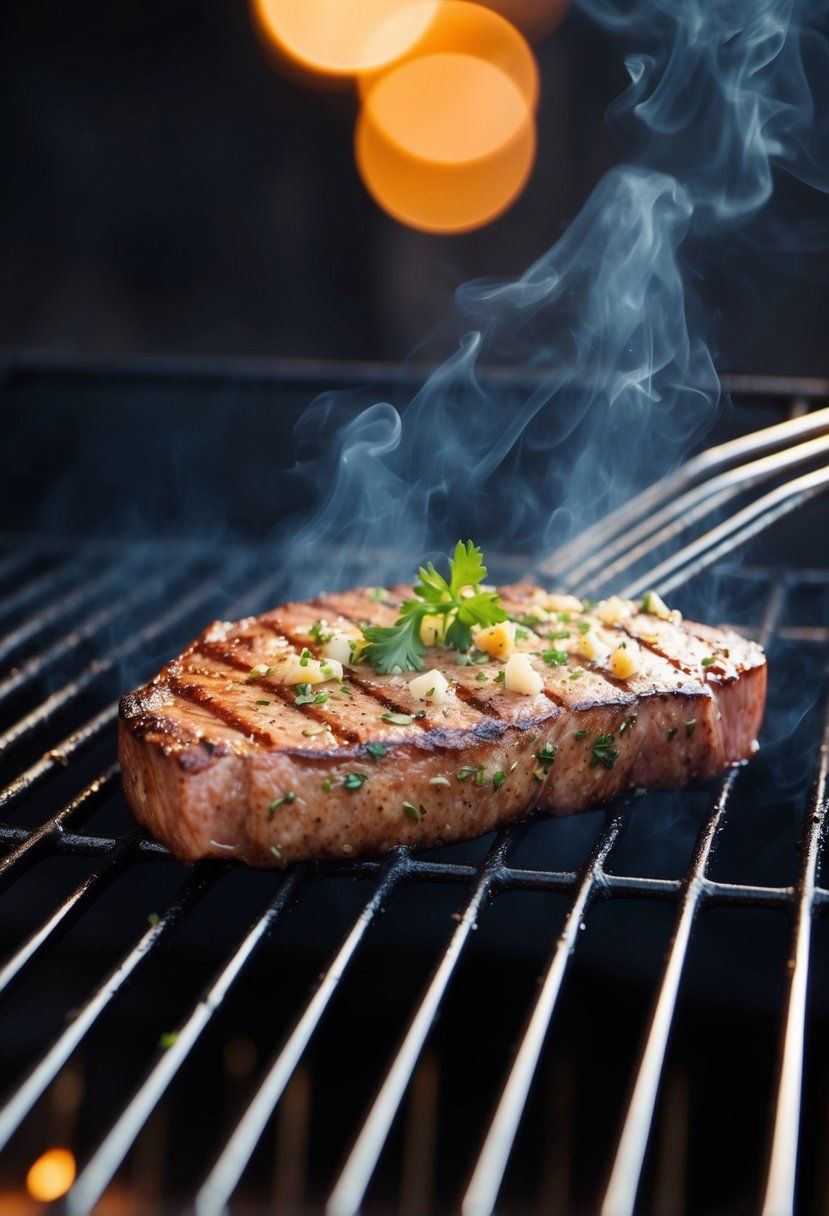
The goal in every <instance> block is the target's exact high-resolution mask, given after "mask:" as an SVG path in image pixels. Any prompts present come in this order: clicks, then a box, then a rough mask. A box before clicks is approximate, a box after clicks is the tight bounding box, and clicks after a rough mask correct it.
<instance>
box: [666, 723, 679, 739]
mask: <svg viewBox="0 0 829 1216" xmlns="http://www.w3.org/2000/svg"><path fill="white" fill-rule="evenodd" d="M678 733H679V727H677V726H669V727H668V738H669V739H673V737H674V735H676V734H678Z"/></svg>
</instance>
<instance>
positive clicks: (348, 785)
mask: <svg viewBox="0 0 829 1216" xmlns="http://www.w3.org/2000/svg"><path fill="white" fill-rule="evenodd" d="M367 781H368V773H347V774H346V776H345V777H344V779H343V786H344V787H345V789H347V790H359V789H362V787H363V786H364V785H365V783H366V782H367Z"/></svg>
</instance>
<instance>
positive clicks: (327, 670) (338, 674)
mask: <svg viewBox="0 0 829 1216" xmlns="http://www.w3.org/2000/svg"><path fill="white" fill-rule="evenodd" d="M273 675H274V676H275V677H276V679H277V680H279V681H280V683H282V684H325V683H326V682H327V681H328V680H341V679H342V678H343V665H342V663H340V662H338V660H337V659H304V660H303V659H301V658H300V656H299V655H298V654H292V655H289V656H288V658H287V659H286V660H285V662H284V663H282V664H280V665H279V667H275V668H273Z"/></svg>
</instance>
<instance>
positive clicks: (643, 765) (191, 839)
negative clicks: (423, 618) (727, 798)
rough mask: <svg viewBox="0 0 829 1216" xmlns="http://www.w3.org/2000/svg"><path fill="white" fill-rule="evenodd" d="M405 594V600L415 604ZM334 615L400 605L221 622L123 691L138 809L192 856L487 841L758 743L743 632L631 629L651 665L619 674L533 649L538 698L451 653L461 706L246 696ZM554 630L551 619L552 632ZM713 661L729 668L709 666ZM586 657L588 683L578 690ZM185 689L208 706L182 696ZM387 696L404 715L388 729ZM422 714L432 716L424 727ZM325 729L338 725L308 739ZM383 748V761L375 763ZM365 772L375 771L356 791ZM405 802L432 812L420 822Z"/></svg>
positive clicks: (387, 616) (645, 623)
mask: <svg viewBox="0 0 829 1216" xmlns="http://www.w3.org/2000/svg"><path fill="white" fill-rule="evenodd" d="M399 590H400V596H401V598H403V597H405V596H406V595H407V594H408V595H410V594H411V590H410V589H408V590H407V589H406V588H401V589H399ZM521 590H522V589H520V588H510V589H505V590H504V591H502V592H501V595H502V599H503V602H504V607H505V609H506V610H507V611H508V612H509V613H510V615H511V616H516V615H520V614H521V604H522V602H524V603H532V596H533V595H537V594H538V593H536V592H534V591H533V589H532V588H528V589H526V592H527V595H526V599H525V600H522V595H521ZM390 594H391V593H390ZM513 603H515V604H517V605H518V608H517V610H515V609H513V607H512V604H513ZM320 616H322V617H324V618H328V619H326V624H327V625H328V626H330V627H332V628H334V629H336V628H338V627H343V628H344V627H345V626H346V625H347V624H348V623H351V625H353V623H355V622H364V621H366V620H370V621H372V622H375V623H378V624H384V623H391V622H393V621H395V620H396V619H397V616H398V610H397V608H395V607H394V605H393V604H391V603H390V602H389V597H388V596H387V597H386V599H385V600H383V601H377V600H373V599H371V598H370V595H369V593H368V592H367V591H365V590H358V591H354V592H342V593H338V594H336V595H333V596H330V597H329V596H326V597H321V598H320V599H318V600H316V601H314V602H311V603H294V604H288V605H285V606H283V607H281V608H279V609H276V610H275V611H274V612H271V613H267V614H265V615H263V616H261V617H250V618H247V619H246V620H244V621H240V622H237V623H235V624H233V623H226V622H225V623H222V622H217V623H215V624H214V625H212V626H210V628H209V629H207V630H206V631H205V633H204V634H203V635H202V637H201V638H200V639H198V640H197V641H196V642H195V643H194V644H193V645H192V646H191V647H190V648H188V650H186V651H185V652H184V653H183V654H182V656H181V657H180V658H179V659H176V660H174V661H173V662H172V663H170V664H168V665H167V667H166V668H165V669H164V670H163V671H162V672H161V673H160V674H159V676H157V677H156V678H155V680H153V681H151V682H150V684H148V685H146V686H145V687H144V688H143V689H140V690H138V691H137V692H135V693H132V694H128V695H127V696H125V697H124V698H123V700H122V716H121V724H120V735H119V754H120V756H121V761H122V772H123V778H124V788H125V793H126V796H127V800H128V802H129V805H130V807H131V808H132V810H133V812H134V814H135V815H136V817H137V818H138V819H139V820H140V821H141V822H142V823H145V824H146V825H147V826H148V827H149V828H150V830H151V831H153V832H154V833H155V834H156V835H157V836H159V837H160V838H161V839H162V840H164V841H165V842H166V843H167V844H168V845H169V846H170V848H171V849H172V850H173V852H175V853H176V855H177V856H180V857H183V858H185V859H187V860H195V859H196V858H198V857H203V856H211V855H217V856H225V855H226V852H225V850H226V849H227V848H228V847H229V848H232V849H233V852H234V856H237V857H239V858H241V859H243V860H246V861H248V862H250V863H252V864H254V865H260V866H274V865H283V864H285V863H287V862H289V861H293V860H298V859H300V858H310V857H342V856H343V855H347V856H351V855H359V854H361V853H370V852H375V853H376V852H381V851H383V850H385V849H388V848H390V847H391V846H392V845H397V844H403V845H410V846H413V847H417V846H425V845H428V844H435V843H439V842H441V841H452V840H457V839H463V838H467V837H469V836H473V835H480V834H482V833H484V832H486V831H489V830H491V829H492V828H494V827H497V826H501V825H504V824H506V823H508V822H510V821H511V820H514V819H516V818H519V817H521V816H523V815H526V814H527V813H528V812H529V811H530V810H531V809H532V808H533V807H534V806H538V807H541V808H542V809H544V810H547V811H551V812H553V813H569V812H572V811H577V810H583V809H585V808H587V807H590V806H595V805H596V804H597V803H598V802H601V801H603V800H604V799H606V798H608V797H611V796H613V795H614V794H618V793H619V792H621V791H623V790H625V789H629V788H631V787H632V786H636V785H653V786H657V787H662V786H666V785H677V784H684V783H687V781H689V780H696V779H699V778H705V777H708V776H711V775H713V774H714V773H716V772H719V771H721V770H722V769H723V768H724V767H727V766H728V765H729V764H733V763H737V762H739V761H740V760H743V759H745V758H747V757H748V756H749V755H750V754H751V752H752V750H753V746H754V744H753V740H754V735H755V734H756V732H757V729H758V727H759V723H760V718H761V715H762V707H763V700H764V695H765V678H766V673H765V664H764V660H763V656H762V652H761V651H760V650H759V648H758V647H756V646H755V645H754V644H753V643H750V642H745V641H743V640H742V639H739V638H737V636H736V635H734V634H730V633H728V632H727V631H718V630H706V629H705V628H704V627H700V626H694V627H689V626H688V625H686V624H683V625H682V626H681V627H680V626H679V625H678V624H677V623H676V622H675V621H674V622H667V623H662V622H659V621H657V619H656V618H655V617H653V616H645V615H642V614H639V615H638V616H635V617H634V618H633V619H632V621H631V622H629V623H628V628H627V629H626V630H624V631H619V632H620V636H631V637H635V638H637V640H638V641H639V642H640V645H641V655H642V659H643V663H642V664H641V670H640V672H639V673H637V674H636V675H634V676H632V677H630V678H629V679H628V680H626V681H619V680H614V679H612V677H610V676H609V674H608V673H607V672H604V671H603V670H602V669H601V667H600V666H599V665H595V664H591V663H589V662H587V661H585V660H583V659H581V658H579V657H578V656H576V655H571V656H570V658H569V659H568V662H567V664H566V665H561V666H547V665H545V664H544V663H543V662H542V661H541V660H540V659H539V657H538V656H537V655H536V657H535V658H534V659H533V663H534V665H535V667H536V670H537V671H538V672H539V674H540V675H541V676H542V678H543V691H542V692H540V693H539V694H537V695H536V696H523V695H520V694H517V693H513V692H510V691H509V690H507V689H506V688H505V687H504V686H503V685H497V684H496V683H495V682H494V677H495V675H496V673H498V672H500V671H502V670H503V667H502V665H501V664H500V663H497V662H495V661H492V662H490V661H487V662H485V663H483V664H482V665H481V666H477V665H475V666H466V665H462V666H457V665H456V658H457V656H456V655H455V654H453V653H452V652H451V651H447V650H445V649H442V648H441V649H434V648H428V649H427V650H426V653H425V655H424V667H425V669H426V670H429V669H431V668H432V667H435V668H437V669H438V670H441V671H443V672H444V674H445V675H447V676H449V675H450V673H451V676H452V679H453V681H454V695H453V696H452V697H451V698H450V700H449V703H448V704H447V705H446V706H445V707H442V706H439V705H438V706H436V705H431V704H429V702H428V700H425V701H416V700H415V698H414V696H413V694H412V693H410V692H408V691H407V686H408V683H409V681H410V680H411V678H412V673H408V672H407V673H405V675H403V676H399V675H394V676H380V675H376V674H374V673H372V671H371V668H370V667H369V666H368V665H367V664H366V665H365V666H363V667H361V668H360V669H359V671H358V672H356V673H355V672H354V671H353V670H351V669H349V671H348V674H347V675H346V676H345V678H344V685H347V686H348V687H349V688H350V690H351V696H350V697H349V696H345V695H343V694H342V691H341V688H340V687H338V686H337V685H336V684H335V683H333V682H328V683H326V684H322V685H319V686H316V685H315V686H313V687H314V688H315V689H317V688H319V689H320V690H325V691H329V690H330V691H329V697H328V700H327V701H326V702H325V703H323V704H321V705H309V706H300V707H298V706H296V705H295V703H294V699H295V694H296V690H295V689H290V688H287V689H286V687H285V686H284V685H283V686H280V685H279V684H277V682H276V681H277V676H276V675H274V676H273V677H270V676H268V677H263V678H262V679H259V678H257V679H256V680H254V681H253V682H252V683H251V684H250V685H247V681H246V680H244V679H241V678H240V672H242V671H248V672H249V671H250V668H251V666H258V665H259V664H260V663H264V664H265V665H266V666H269V665H270V660H271V659H274V658H275V657H276V656H277V655H278V654H279V653H280V652H281V653H285V652H286V651H290V653H293V654H296V653H297V648H298V647H300V646H301V644H302V643H301V641H300V640H299V639H301V638H304V639H306V641H305V644H306V645H308V647H309V649H311V650H312V653H315V652H316V653H318V652H319V647H318V646H317V645H316V644H315V643H314V639H313V638H311V636H310V634H309V632H308V631H309V629H310V628H311V626H312V625H313V623H314V622H315V621H316V620H317V619H318V618H319V617H320ZM577 616H578V614H577ZM556 628H557V626H556V624H555V621H554V620H552V619H551V620H550V621H549V622H547V623H546V625H541V626H539V629H538V630H537V632H538V633H539V635H541V636H542V637H543V635H544V633H545V629H546V632H547V633H548V634H549V633H550V632H552V631H554V630H555V629H556ZM575 630H576V626H575V625H574V627H573V633H574V635H575ZM645 633H647V634H648V635H649V637H651V647H653V648H649V647H648V643H647V641H646V640H645V639H644V638H643V636H642V635H643V634H645ZM291 638H296V639H297V641H296V642H295V643H294V644H293V645H291V643H290V639H291ZM653 638H655V639H656V643H658V645H656V644H655V643H654V642H653V640H652V639H653ZM712 650H716V653H717V656H718V664H719V660H720V659H721V660H722V663H721V666H722V671H721V672H720V671H719V670H718V671H716V672H711V671H710V670H709V669H708V667H709V666H711V665H706V666H701V660H702V657H704V656H706V655H707V654H709V653H711V652H712ZM729 652H730V653H729ZM683 658H684V659H685V661H684V662H683V661H682V660H683ZM575 665H578V666H579V668H580V669H581V674H580V676H579V677H578V678H577V679H575V680H573V679H572V676H573V675H574V674H575V672H574V670H573V668H574V666H575ZM481 677H483V678H481ZM184 686H186V688H187V690H188V694H189V695H190V696H191V697H192V698H194V699H193V700H192V701H191V700H188V699H187V698H186V697H185V696H184V695H179V691H178V690H179V689H180V688H182V687H184ZM260 689H261V690H262V691H261V693H260V691H259V690H260ZM262 697H267V698H269V701H270V705H269V707H268V709H267V710H265V711H263V715H262V716H263V718H264V719H265V720H266V721H267V726H268V728H269V733H266V731H265V721H263V720H262V719H260V718H259V714H258V713H254V712H252V708H253V705H254V703H255V702H254V698H262ZM386 705H390V706H393V707H394V712H399V713H402V714H405V715H407V719H408V721H406V722H404V723H403V725H395V724H393V723H385V722H383V721H382V713H381V710H382V708H383V707H384V706H386ZM421 706H422V707H423V709H424V714H425V716H424V718H422V719H413V718H412V716H411V715H412V714H413V712H415V711H417V710H418V709H419V707H421ZM217 710H219V711H220V713H219V714H218V716H217ZM309 723H313V724H314V725H325V726H329V727H330V728H331V729H330V730H327V731H325V732H321V733H319V734H316V735H313V736H312V737H310V738H306V737H305V736H304V734H303V732H304V730H306V729H307V728H308V724H309ZM194 732H195V733H196V734H197V735H198V736H199V738H198V741H197V742H195V743H194V741H193V736H194ZM251 740H252V741H251ZM369 742H371V743H378V744H382V745H383V747H384V748H385V752H384V753H383V754H382V755H381V756H380V757H377V756H374V755H372V753H371V752H368V751H367V750H366V744H367V743H369ZM611 753H612V754H611ZM355 771H359V772H360V773H361V775H362V777H363V781H362V782H359V783H358V784H357V785H356V786H355V784H354V783H353V781H351V782H349V778H350V777H352V776H353V774H354V772H355ZM461 774H463V776H464V777H465V780H463V779H461ZM436 782H437V783H436ZM289 792H290V793H292V794H293V798H292V799H291V801H290V803H289V804H286V805H285V807H282V808H280V811H279V813H278V814H274V813H273V811H272V810H271V807H272V804H273V802H274V800H275V799H276V798H280V797H283V796H284V795H285V794H287V793H289ZM406 806H409V807H410V808H411V807H422V808H423V811H422V813H419V814H418V815H415V816H414V817H412V816H410V815H409V813H408V811H407V810H406ZM217 842H218V843H217ZM274 850H275V851H274Z"/></svg>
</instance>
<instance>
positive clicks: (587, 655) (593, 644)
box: [576, 629, 610, 663]
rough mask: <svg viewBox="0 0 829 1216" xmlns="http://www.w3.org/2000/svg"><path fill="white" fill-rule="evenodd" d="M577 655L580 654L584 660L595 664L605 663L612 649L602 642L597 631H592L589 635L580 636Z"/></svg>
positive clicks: (577, 643)
mask: <svg viewBox="0 0 829 1216" xmlns="http://www.w3.org/2000/svg"><path fill="white" fill-rule="evenodd" d="M576 653H577V654H580V655H581V657H582V658H583V659H590V660H591V661H592V662H594V663H604V661H605V660H606V659H607V658H608V656H609V655H610V647H609V646H607V645H606V644H605V643H604V642H603V641H602V639H601V638H600V637H599V635H598V633H597V632H596V630H595V629H590V630H589V631H588V632H587V633H582V634H580V635H579V638H578V641H577V642H576Z"/></svg>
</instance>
